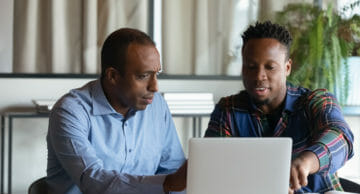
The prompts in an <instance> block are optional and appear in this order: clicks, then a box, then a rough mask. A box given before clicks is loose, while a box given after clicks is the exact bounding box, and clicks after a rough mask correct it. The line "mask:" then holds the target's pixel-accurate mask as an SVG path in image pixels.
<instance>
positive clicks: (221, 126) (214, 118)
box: [205, 98, 233, 137]
mask: <svg viewBox="0 0 360 194" xmlns="http://www.w3.org/2000/svg"><path fill="white" fill-rule="evenodd" d="M226 100H228V99H226V98H222V99H221V100H220V101H219V103H218V104H216V106H215V109H214V111H213V112H212V113H211V116H210V121H209V124H208V128H207V130H206V132H205V137H232V136H233V135H232V132H231V127H230V126H231V117H230V113H229V111H227V109H226V108H225V107H224V106H223V105H224V104H225V103H226V102H225V101H226Z"/></svg>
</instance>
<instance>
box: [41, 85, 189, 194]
mask: <svg viewBox="0 0 360 194" xmlns="http://www.w3.org/2000/svg"><path fill="white" fill-rule="evenodd" d="M47 143H48V166H47V183H48V185H49V190H50V193H66V194H78V193H90V194H92V193H93V194H107V193H111V194H113V193H114V194H115V193H129V194H130V193H147V194H148V193H149V194H150V193H154V194H155V193H163V187H162V184H163V182H164V179H165V174H169V173H172V172H175V171H176V170H177V169H178V168H179V167H180V166H181V165H182V163H183V162H184V161H185V157H184V153H183V151H182V147H181V144H180V142H179V139H178V136H177V133H176V129H175V126H174V123H173V121H172V117H171V114H170V111H169V109H168V106H167V104H166V102H165V100H164V99H163V98H162V96H161V95H160V94H159V93H155V96H154V99H153V103H152V104H150V105H148V106H147V108H146V109H145V110H142V111H134V110H130V112H129V114H128V116H126V118H124V117H123V116H122V115H121V114H119V113H117V112H116V111H115V110H114V109H113V108H112V107H111V105H110V104H109V102H108V100H107V99H106V97H105V95H104V92H103V89H102V86H101V82H100V80H95V81H91V82H89V83H88V84H86V85H85V86H83V87H82V88H79V89H74V90H71V91H70V92H69V93H68V94H66V95H65V96H63V97H62V98H61V99H60V100H59V101H58V102H57V103H56V105H55V106H54V108H53V110H52V112H51V115H50V120H49V130H48V136H47Z"/></svg>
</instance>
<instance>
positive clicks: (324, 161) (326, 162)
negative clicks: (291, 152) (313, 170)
mask: <svg viewBox="0 0 360 194" xmlns="http://www.w3.org/2000/svg"><path fill="white" fill-rule="evenodd" d="M304 151H311V152H313V153H314V154H315V155H316V156H317V158H318V159H319V165H320V168H319V171H318V172H324V173H327V172H328V171H329V166H330V157H329V154H330V153H329V150H328V149H327V147H326V146H325V145H324V144H322V143H317V144H315V145H312V146H310V147H308V148H306V149H305V150H304Z"/></svg>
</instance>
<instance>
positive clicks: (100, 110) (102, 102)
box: [91, 79, 117, 115]
mask: <svg viewBox="0 0 360 194" xmlns="http://www.w3.org/2000/svg"><path fill="white" fill-rule="evenodd" d="M91 94H92V108H93V114H94V115H105V114H113V113H117V112H116V111H115V110H114V108H113V107H112V106H111V105H110V103H109V101H108V100H107V98H106V96H105V93H104V90H103V88H102V86H101V79H98V80H96V81H95V84H94V86H93V87H92V88H91Z"/></svg>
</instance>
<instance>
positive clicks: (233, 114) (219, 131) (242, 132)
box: [205, 84, 353, 193]
mask: <svg viewBox="0 0 360 194" xmlns="http://www.w3.org/2000/svg"><path fill="white" fill-rule="evenodd" d="M261 114H262V113H261V111H259V110H258V109H257V107H256V106H255V105H254V103H253V102H252V100H251V99H250V98H249V95H248V93H247V92H246V91H241V92H240V93H239V94H236V95H232V96H228V97H224V98H222V99H221V100H220V101H219V103H218V104H217V105H216V106H215V110H214V111H213V113H212V114H211V118H210V121H209V125H208V129H207V130H206V133H205V136H206V137H262V136H264V135H263V128H262V124H261ZM272 136H273V137H291V138H292V139H293V148H292V152H293V154H292V155H293V158H294V157H296V156H297V155H298V154H299V153H301V152H303V151H305V150H307V151H312V152H313V153H315V154H316V155H317V157H318V158H319V161H320V170H319V171H318V172H317V173H315V174H312V175H309V177H308V185H307V186H306V187H303V188H301V189H300V190H298V191H296V193H303V192H320V193H321V192H325V191H328V190H342V187H341V185H340V182H339V179H338V177H337V175H336V171H337V170H338V169H339V168H340V167H342V166H343V165H344V163H345V162H346V161H347V160H348V159H350V158H351V157H352V155H353V134H352V132H351V130H350V128H349V126H348V125H347V123H346V122H345V120H344V117H343V115H342V112H341V109H340V107H339V105H338V104H337V101H336V99H335V97H334V96H333V95H332V94H330V93H328V92H327V91H326V90H325V89H318V90H315V91H310V90H308V89H306V88H302V87H293V86H292V85H290V84H288V86H287V95H286V99H285V104H284V108H283V110H282V113H281V118H280V120H279V121H278V123H277V125H276V127H275V129H274V131H273V135H272Z"/></svg>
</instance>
